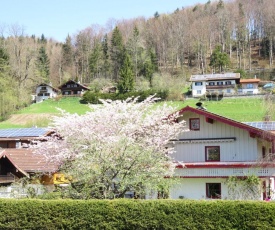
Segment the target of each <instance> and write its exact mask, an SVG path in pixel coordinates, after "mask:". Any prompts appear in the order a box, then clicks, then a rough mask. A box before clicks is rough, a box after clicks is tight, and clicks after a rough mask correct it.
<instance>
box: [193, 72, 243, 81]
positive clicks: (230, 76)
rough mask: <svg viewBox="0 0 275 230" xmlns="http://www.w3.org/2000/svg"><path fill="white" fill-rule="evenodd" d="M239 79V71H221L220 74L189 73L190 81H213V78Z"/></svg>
mask: <svg viewBox="0 0 275 230" xmlns="http://www.w3.org/2000/svg"><path fill="white" fill-rule="evenodd" d="M231 79H240V73H221V74H200V75H191V77H190V81H191V82H193V81H213V80H231Z"/></svg>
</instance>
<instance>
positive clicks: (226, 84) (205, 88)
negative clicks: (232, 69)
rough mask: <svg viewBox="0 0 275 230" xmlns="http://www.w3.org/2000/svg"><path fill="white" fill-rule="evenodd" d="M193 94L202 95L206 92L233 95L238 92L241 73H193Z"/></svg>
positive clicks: (191, 80)
mask: <svg viewBox="0 0 275 230" xmlns="http://www.w3.org/2000/svg"><path fill="white" fill-rule="evenodd" d="M190 82H191V84H192V96H193V97H201V96H203V95H206V94H210V95H211V94H215V95H232V94H235V93H236V88H237V85H238V84H239V82H240V74H239V73H223V74H202V75H191V77H190Z"/></svg>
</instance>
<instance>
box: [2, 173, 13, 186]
mask: <svg viewBox="0 0 275 230" xmlns="http://www.w3.org/2000/svg"><path fill="white" fill-rule="evenodd" d="M13 182H15V176H14V175H12V174H9V175H0V184H5V183H13Z"/></svg>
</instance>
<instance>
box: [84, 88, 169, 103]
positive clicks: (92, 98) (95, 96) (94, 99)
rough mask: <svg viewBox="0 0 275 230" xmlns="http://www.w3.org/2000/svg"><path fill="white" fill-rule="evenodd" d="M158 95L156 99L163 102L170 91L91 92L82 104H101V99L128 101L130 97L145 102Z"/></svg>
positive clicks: (87, 93) (87, 92)
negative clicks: (151, 96) (148, 98)
mask: <svg viewBox="0 0 275 230" xmlns="http://www.w3.org/2000/svg"><path fill="white" fill-rule="evenodd" d="M154 94H156V97H158V98H161V100H166V99H167V97H168V90H162V91H160V90H158V91H157V90H146V91H133V92H128V93H124V94H119V93H94V92H91V91H86V92H85V93H84V95H83V96H82V100H81V103H91V104H100V101H99V99H104V100H106V99H111V100H113V101H115V100H126V99H127V98H129V97H134V98H136V97H139V98H138V101H139V102H140V101H144V100H145V99H146V98H147V97H149V96H150V95H154Z"/></svg>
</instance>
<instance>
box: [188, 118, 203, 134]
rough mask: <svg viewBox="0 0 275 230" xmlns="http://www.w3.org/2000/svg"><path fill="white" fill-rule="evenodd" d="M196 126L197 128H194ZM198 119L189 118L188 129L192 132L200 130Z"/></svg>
mask: <svg viewBox="0 0 275 230" xmlns="http://www.w3.org/2000/svg"><path fill="white" fill-rule="evenodd" d="M194 126H197V127H194ZM200 127H201V126H200V118H189V129H190V130H192V131H199V130H200Z"/></svg>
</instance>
